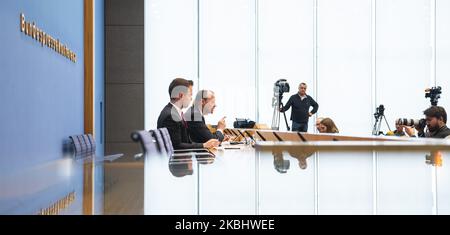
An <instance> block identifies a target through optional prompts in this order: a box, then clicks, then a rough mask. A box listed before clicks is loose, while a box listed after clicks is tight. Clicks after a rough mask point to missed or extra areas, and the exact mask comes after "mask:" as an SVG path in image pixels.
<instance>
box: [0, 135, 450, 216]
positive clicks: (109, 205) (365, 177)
mask: <svg viewBox="0 0 450 235" xmlns="http://www.w3.org/2000/svg"><path fill="white" fill-rule="evenodd" d="M340 143H341V145H345V142H340ZM304 144H305V143H299V142H297V143H290V142H283V143H280V142H278V143H277V144H274V143H271V142H264V143H260V142H258V143H256V146H251V145H245V144H241V145H229V144H227V143H224V144H223V146H222V147H221V148H219V149H217V150H215V151H214V153H215V156H214V157H196V156H192V155H187V156H178V157H173V158H169V157H167V156H160V155H157V154H148V155H144V156H142V157H141V158H135V157H134V156H123V157H121V158H117V157H116V158H114V157H112V158H106V159H105V158H101V157H95V156H90V157H87V158H83V159H73V158H63V159H61V160H58V161H55V162H50V163H45V164H42V165H40V166H36V167H33V168H29V169H22V170H21V171H20V172H6V173H5V172H2V173H0V188H1V191H0V214H450V167H449V164H450V163H449V162H450V161H449V160H450V151H448V149H447V148H445V146H441V147H442V149H443V150H442V151H437V149H434V148H433V147H430V149H427V148H426V146H425V147H424V148H423V149H415V150H414V151H413V150H411V151H408V149H401V150H396V149H394V148H393V149H391V150H386V151H373V149H371V150H364V149H358V150H357V151H351V149H350V150H345V149H344V150H342V149H341V150H339V151H334V150H330V151H328V150H326V149H320V148H321V145H322V147H323V146H327V145H329V144H331V143H329V142H328V144H327V142H324V143H320V144H316V147H318V148H316V149H307V148H306V149H305V148H303V147H304V146H303V147H302V146H300V145H304ZM360 144H361V143H360ZM271 145H272V147H273V146H281V145H286V146H288V145H290V146H292V145H299V146H300V147H299V146H297V147H296V148H294V150H297V151H292V150H290V149H286V148H281V149H273V151H270V150H271V149H270V147H271ZM350 145H351V144H350ZM388 145H389V144H388ZM391 145H394V144H391ZM400 145H402V144H400ZM263 146H265V148H269V149H261V148H262V147H263ZM328 147H329V146H328ZM441 147H440V148H441ZM299 149H302V150H303V151H298V150H299ZM260 150H261V151H260ZM321 150H323V151H321ZM68 195H69V196H70V197H69V199H70V200H68V199H67V196H68ZM55 205H56V206H55Z"/></svg>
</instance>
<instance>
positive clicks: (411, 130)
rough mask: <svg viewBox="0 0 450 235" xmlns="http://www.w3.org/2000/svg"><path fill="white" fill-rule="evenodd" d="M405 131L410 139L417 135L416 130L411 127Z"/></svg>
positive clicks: (405, 128) (407, 127) (406, 127)
mask: <svg viewBox="0 0 450 235" xmlns="http://www.w3.org/2000/svg"><path fill="white" fill-rule="evenodd" d="M404 130H405V132H406V134H407V135H408V136H410V137H411V136H415V135H416V130H415V129H414V128H412V127H410V126H405V127H404Z"/></svg>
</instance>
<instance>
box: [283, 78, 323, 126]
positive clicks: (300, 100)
mask: <svg viewBox="0 0 450 235" xmlns="http://www.w3.org/2000/svg"><path fill="white" fill-rule="evenodd" d="M306 89H307V86H306V83H300V86H299V87H298V93H297V94H295V95H293V96H291V98H289V101H288V102H287V103H286V105H285V106H284V107H283V108H281V109H280V112H286V111H287V110H289V109H290V108H291V106H292V112H291V120H292V131H299V132H308V120H309V117H311V116H312V115H314V114H316V113H317V110H319V104H317V102H316V101H315V100H314V99H313V98H312V97H311V96H309V95H307V94H306ZM311 107H313V109H312V110H311V111H309V110H310V108H311Z"/></svg>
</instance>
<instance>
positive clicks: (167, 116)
mask: <svg viewBox="0 0 450 235" xmlns="http://www.w3.org/2000/svg"><path fill="white" fill-rule="evenodd" d="M193 85H194V82H193V81H191V80H186V79H183V78H176V79H175V80H173V81H172V82H171V83H170V86H169V95H170V103H168V104H167V105H166V107H164V109H163V110H162V111H161V114H160V115H159V118H158V129H159V128H164V127H165V128H167V130H168V131H169V134H170V139H171V140H172V144H173V148H174V149H196V148H213V147H217V146H219V144H220V142H219V141H218V140H216V139H211V140H208V141H206V142H205V143H195V142H192V140H191V138H190V137H189V130H188V126H187V122H186V120H185V119H184V114H183V111H182V110H183V109H185V108H187V107H189V105H190V104H191V101H192V86H193Z"/></svg>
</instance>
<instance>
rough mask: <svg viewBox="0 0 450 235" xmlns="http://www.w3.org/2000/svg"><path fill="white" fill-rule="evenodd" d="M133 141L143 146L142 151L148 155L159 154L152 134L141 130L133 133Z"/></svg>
mask: <svg viewBox="0 0 450 235" xmlns="http://www.w3.org/2000/svg"><path fill="white" fill-rule="evenodd" d="M131 139H132V140H133V141H135V142H139V143H140V144H141V147H142V150H143V151H144V153H146V154H149V153H150V154H151V153H157V152H158V151H157V149H156V144H155V142H154V141H153V137H152V135H151V133H150V132H148V131H145V130H141V131H135V132H133V133H131Z"/></svg>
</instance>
